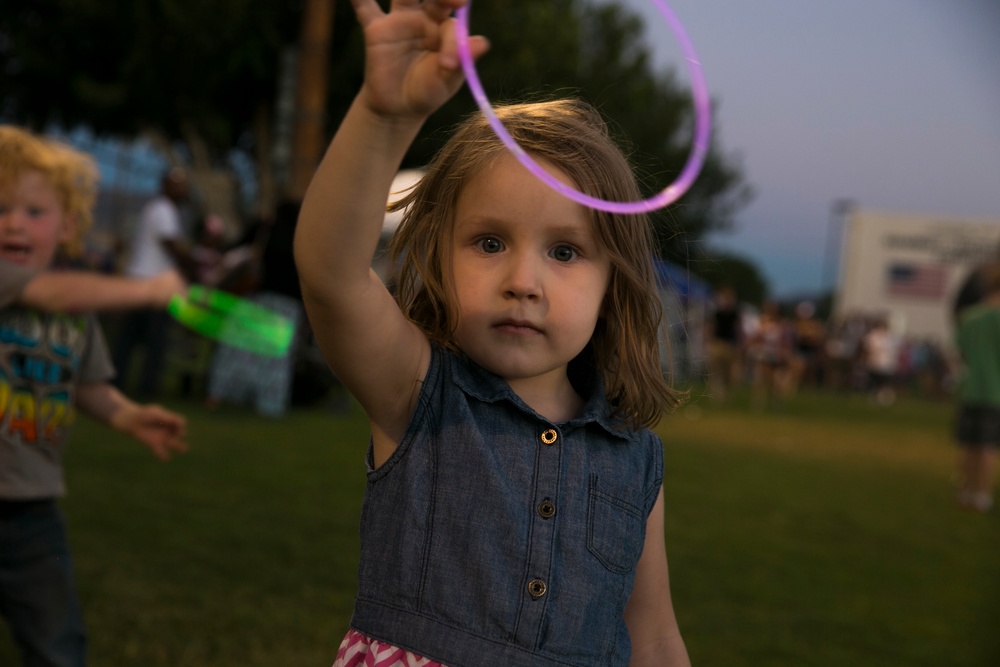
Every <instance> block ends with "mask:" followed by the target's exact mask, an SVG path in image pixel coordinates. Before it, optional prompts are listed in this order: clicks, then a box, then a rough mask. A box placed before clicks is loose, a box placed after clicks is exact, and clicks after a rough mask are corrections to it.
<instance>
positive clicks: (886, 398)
mask: <svg viewBox="0 0 1000 667" xmlns="http://www.w3.org/2000/svg"><path fill="white" fill-rule="evenodd" d="M861 344H862V351H863V354H864V363H865V370H866V371H867V373H868V392H869V396H871V399H872V400H873V401H874V402H875V403H878V404H879V405H883V406H886V405H892V404H893V403H895V401H896V388H895V382H896V371H897V369H898V368H899V341H898V340H896V336H895V334H893V333H892V331H891V330H890V329H889V321H888V320H887V319H886V318H884V317H882V318H879V319H877V320H875V323H874V325H873V326H872V328H871V330H869V331H868V333H867V334H865V337H864V338H863V339H862V343H861Z"/></svg>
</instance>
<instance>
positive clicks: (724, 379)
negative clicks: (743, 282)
mask: <svg viewBox="0 0 1000 667" xmlns="http://www.w3.org/2000/svg"><path fill="white" fill-rule="evenodd" d="M713 305H714V309H713V312H712V315H711V317H710V318H709V320H708V323H707V327H706V329H707V331H706V332H705V333H706V336H705V338H706V340H707V341H708V388H709V395H710V396H711V398H712V400H714V401H716V402H719V403H721V402H723V401H725V400H726V397H727V395H728V394H729V392H730V391H731V390H732V388H733V385H734V384H735V382H736V379H737V378H738V377H739V373H740V370H739V351H740V348H739V345H740V331H741V329H742V325H741V320H740V311H739V303H738V302H737V299H736V291H735V290H734V289H733V288H732V287H730V286H729V285H722V286H720V287H719V288H718V289H717V290H716V292H715V299H714V302H713Z"/></svg>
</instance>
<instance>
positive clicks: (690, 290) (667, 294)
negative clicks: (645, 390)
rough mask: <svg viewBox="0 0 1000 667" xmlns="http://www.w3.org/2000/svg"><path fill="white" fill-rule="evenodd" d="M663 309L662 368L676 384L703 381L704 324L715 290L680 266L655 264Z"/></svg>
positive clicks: (668, 263) (662, 261)
mask: <svg viewBox="0 0 1000 667" xmlns="http://www.w3.org/2000/svg"><path fill="white" fill-rule="evenodd" d="M655 268H656V278H657V281H658V282H659V284H660V303H661V304H662V306H663V332H662V333H661V335H660V365H661V367H662V369H663V371H664V373H666V374H667V375H668V376H669V377H671V378H672V379H673V380H674V381H692V380H699V379H701V377H702V376H703V375H704V373H705V353H704V337H703V331H704V323H705V317H706V313H707V306H708V302H709V300H710V299H711V298H712V287H711V286H710V285H709V284H708V283H707V282H705V281H704V280H702V279H700V278H697V277H696V276H693V275H691V273H690V272H689V271H688V270H687V269H685V268H683V267H680V266H678V265H676V264H673V263H671V262H668V261H666V260H663V259H657V260H655Z"/></svg>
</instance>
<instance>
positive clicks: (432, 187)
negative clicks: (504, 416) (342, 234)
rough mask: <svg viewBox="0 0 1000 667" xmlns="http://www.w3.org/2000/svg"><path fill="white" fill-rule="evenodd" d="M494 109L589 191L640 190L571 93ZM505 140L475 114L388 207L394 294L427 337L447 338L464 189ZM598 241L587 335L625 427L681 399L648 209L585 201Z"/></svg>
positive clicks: (527, 146)
mask: <svg viewBox="0 0 1000 667" xmlns="http://www.w3.org/2000/svg"><path fill="white" fill-rule="evenodd" d="M496 113H497V116H498V117H499V118H500V119H501V120H502V121H503V123H504V125H505V126H506V128H507V130H508V132H510V134H511V135H512V136H513V137H514V138H515V139H516V140H517V141H518V143H519V144H520V145H521V147H522V148H524V150H526V151H527V152H528V153H530V154H531V155H533V156H534V157H536V158H541V159H544V160H546V161H547V162H549V163H551V164H553V165H555V166H557V167H558V168H559V169H560V170H562V171H563V172H564V173H565V174H566V175H568V176H569V177H570V178H572V179H573V181H574V183H576V185H577V186H578V187H579V189H580V190H581V191H583V192H585V193H587V194H589V195H591V196H594V197H599V198H602V199H608V200H615V201H634V200H637V199H639V198H640V192H639V188H638V185H637V184H636V181H635V176H634V173H633V171H632V169H631V165H630V164H629V163H628V160H627V159H626V157H625V155H624V154H623V153H622V152H621V149H620V148H619V147H618V146H617V144H616V143H615V142H614V141H613V140H612V138H611V136H610V133H609V131H608V127H607V124H606V123H605V122H604V120H603V118H602V117H601V115H600V113H599V112H598V111H597V110H596V109H595V108H594V107H592V106H591V105H589V104H588V103H586V102H583V101H581V100H578V99H563V100H553V101H548V102H537V103H528V104H512V105H505V106H499V107H497V109H496ZM505 154H507V149H506V147H505V146H504V145H503V144H502V143H501V142H500V140H499V139H497V137H496V134H495V133H494V132H493V129H492V128H491V127H490V125H489V123H488V122H487V121H486V119H485V118H484V117H483V116H482V114H473V115H472V116H470V117H469V118H468V119H467V120H466V121H465V122H463V123H461V124H460V125H459V126H458V128H457V130H456V132H455V134H453V135H452V137H451V138H450V139H449V140H448V142H447V143H446V144H445V146H444V147H443V148H442V149H441V151H440V152H439V153H438V154H437V156H436V157H435V158H434V160H433V161H432V162H431V164H430V165H429V166H428V169H427V173H426V175H425V176H424V177H423V178H422V179H421V181H420V182H419V183H418V184H417V185H416V186H415V187H414V188H413V189H412V190H411V191H409V192H408V193H407V194H406V195H405V196H404V197H403V198H402V199H400V200H398V201H396V202H395V203H394V204H393V205H392V206H391V208H390V210H404V211H405V213H404V217H403V221H402V223H401V224H400V226H399V228H398V229H397V231H396V234H395V235H394V236H393V239H392V241H391V243H390V248H389V251H390V256H391V257H392V258H393V260H394V261H395V260H401V265H400V269H401V272H400V275H399V281H398V291H397V298H398V300H399V303H400V307H401V308H402V310H403V312H404V314H406V316H407V317H409V318H410V319H411V320H413V321H414V322H415V323H416V324H417V325H418V326H419V327H420V328H421V329H422V330H423V332H424V333H425V334H426V335H427V336H428V337H429V338H430V339H431V340H434V341H437V342H439V343H441V344H443V345H445V346H449V347H454V342H453V340H452V331H453V327H454V322H455V321H456V315H455V313H454V312H453V308H454V298H453V297H452V294H453V287H452V285H451V284H450V277H449V275H450V270H449V268H448V267H449V259H450V258H449V254H448V248H449V244H450V241H451V230H452V226H453V224H454V217H455V206H456V202H457V201H458V197H459V194H460V192H461V190H462V188H463V187H464V186H465V184H466V183H468V181H469V180H470V179H471V178H472V177H474V176H475V175H476V174H478V173H479V172H481V171H482V170H483V169H485V168H487V167H488V166H489V165H490V164H491V163H493V162H494V161H495V160H497V159H498V158H499V157H500V156H502V155H505ZM590 217H591V222H592V224H593V226H594V232H595V235H596V237H597V240H598V242H599V243H600V244H601V246H602V247H603V248H604V249H605V250H606V251H607V253H608V255H609V257H610V258H611V282H610V285H609V286H608V291H607V294H606V295H605V303H604V305H605V316H603V317H601V318H600V320H599V321H598V323H597V328H596V329H595V331H594V334H593V336H592V337H591V341H590V343H591V344H590V348H591V351H592V354H593V359H594V361H595V363H596V365H597V369H598V372H599V373H600V375H601V378H602V380H603V381H604V387H605V391H606V392H607V396H608V399H609V401H610V403H611V404H612V405H613V406H614V408H615V410H616V412H617V415H618V417H620V418H621V419H623V420H624V421H625V422H627V423H628V424H630V425H631V426H636V427H643V426H652V425H653V424H655V423H656V422H657V421H658V420H659V419H660V417H661V416H662V415H663V412H664V411H665V410H666V409H668V408H672V407H675V406H677V405H678V404H679V402H680V400H681V398H682V396H683V394H682V392H678V391H676V390H674V389H673V388H671V387H670V386H669V384H668V383H667V381H666V380H665V378H664V377H663V373H662V371H661V367H660V355H659V337H660V333H661V332H660V324H661V318H662V307H661V304H660V300H659V292H658V289H657V282H656V277H655V271H654V265H653V252H654V251H653V241H652V234H651V230H650V224H649V220H648V217H647V216H646V215H619V214H612V213H606V212H603V211H597V210H592V211H591V212H590Z"/></svg>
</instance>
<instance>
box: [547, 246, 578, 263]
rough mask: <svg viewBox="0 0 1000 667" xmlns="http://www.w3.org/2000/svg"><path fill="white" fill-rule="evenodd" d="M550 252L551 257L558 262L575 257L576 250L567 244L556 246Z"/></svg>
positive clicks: (568, 260) (567, 260)
mask: <svg viewBox="0 0 1000 667" xmlns="http://www.w3.org/2000/svg"><path fill="white" fill-rule="evenodd" d="M550 254H551V255H552V259H555V260H556V261H559V262H571V261H573V260H574V259H576V256H577V252H576V250H575V249H574V248H573V247H572V246H568V245H560V246H556V247H555V248H553V249H552V252H551V253H550Z"/></svg>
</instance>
